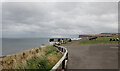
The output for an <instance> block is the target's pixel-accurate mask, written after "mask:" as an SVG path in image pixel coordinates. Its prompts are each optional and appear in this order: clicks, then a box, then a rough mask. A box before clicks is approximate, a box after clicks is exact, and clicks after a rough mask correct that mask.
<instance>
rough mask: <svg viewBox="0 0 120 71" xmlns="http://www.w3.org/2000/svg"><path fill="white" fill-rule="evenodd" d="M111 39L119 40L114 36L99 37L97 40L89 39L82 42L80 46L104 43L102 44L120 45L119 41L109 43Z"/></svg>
mask: <svg viewBox="0 0 120 71" xmlns="http://www.w3.org/2000/svg"><path fill="white" fill-rule="evenodd" d="M110 38H112V39H113V38H115V39H116V38H117V36H114V37H99V38H97V39H96V40H95V39H94V40H89V39H85V40H81V41H79V42H78V44H99V43H102V44H107V43H118V41H109V40H110Z"/></svg>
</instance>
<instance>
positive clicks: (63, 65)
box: [62, 59, 65, 69]
mask: <svg viewBox="0 0 120 71" xmlns="http://www.w3.org/2000/svg"><path fill="white" fill-rule="evenodd" d="M62 69H65V59H64V60H63V62H62Z"/></svg>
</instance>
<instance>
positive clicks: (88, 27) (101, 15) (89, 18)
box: [3, 2, 118, 37]
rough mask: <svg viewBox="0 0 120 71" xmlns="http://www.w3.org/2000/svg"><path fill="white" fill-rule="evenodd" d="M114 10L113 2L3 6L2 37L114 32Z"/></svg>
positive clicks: (9, 4)
mask: <svg viewBox="0 0 120 71" xmlns="http://www.w3.org/2000/svg"><path fill="white" fill-rule="evenodd" d="M117 9H118V7H117V3H114V2H101V3H98V2H88V3H84V2H69V3H65V2H61V3H55V2H53V3H49V2H48V3H44V2H43V3H42V2H41V3H17V2H16V3H3V37H11V36H12V37H25V35H28V37H52V36H55V35H61V36H68V35H78V34H86V33H88V34H90V33H101V32H117V29H118V27H117V25H118V22H117V16H118V13H117ZM113 26H114V27H113ZM33 33H34V35H32V34H33Z"/></svg>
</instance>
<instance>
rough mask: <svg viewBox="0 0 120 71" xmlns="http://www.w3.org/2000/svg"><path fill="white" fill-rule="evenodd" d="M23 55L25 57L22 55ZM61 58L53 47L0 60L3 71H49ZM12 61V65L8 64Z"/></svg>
mask: <svg viewBox="0 0 120 71" xmlns="http://www.w3.org/2000/svg"><path fill="white" fill-rule="evenodd" d="M23 53H24V54H25V55H23ZM61 57H62V54H61V53H60V52H59V51H58V50H57V49H56V48H55V47H53V46H46V47H43V48H37V49H33V50H29V51H24V52H21V53H19V54H16V57H15V56H9V57H5V58H3V59H2V62H3V64H2V66H3V69H40V70H45V71H49V70H50V69H51V68H52V67H53V66H54V65H55V64H56V63H57V62H58V61H59V60H60V58H61ZM11 61H13V62H12V63H10V62H11Z"/></svg>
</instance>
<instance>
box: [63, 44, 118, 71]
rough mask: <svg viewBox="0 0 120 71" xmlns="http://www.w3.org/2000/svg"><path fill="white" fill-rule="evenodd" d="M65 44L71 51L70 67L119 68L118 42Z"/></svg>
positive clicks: (69, 51)
mask: <svg viewBox="0 0 120 71" xmlns="http://www.w3.org/2000/svg"><path fill="white" fill-rule="evenodd" d="M73 43H75V42H72V43H68V44H65V45H63V46H65V47H67V49H68V53H69V61H68V69H118V47H117V44H94V45H92V44H90V45H71V44H73Z"/></svg>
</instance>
